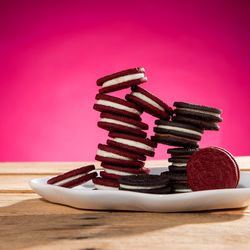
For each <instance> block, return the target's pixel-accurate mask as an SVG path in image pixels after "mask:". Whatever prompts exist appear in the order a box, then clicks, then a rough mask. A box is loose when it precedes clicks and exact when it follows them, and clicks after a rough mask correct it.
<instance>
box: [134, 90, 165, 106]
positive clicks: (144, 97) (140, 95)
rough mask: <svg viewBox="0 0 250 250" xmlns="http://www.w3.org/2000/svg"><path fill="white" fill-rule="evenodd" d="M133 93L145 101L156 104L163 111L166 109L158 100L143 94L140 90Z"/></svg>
mask: <svg viewBox="0 0 250 250" xmlns="http://www.w3.org/2000/svg"><path fill="white" fill-rule="evenodd" d="M131 94H132V95H133V96H135V97H137V98H139V99H141V100H143V101H144V102H147V103H149V104H150V105H152V106H154V107H155V108H157V109H160V110H161V111H165V109H164V108H163V107H162V106H161V105H159V104H158V103H157V102H155V101H154V100H152V99H151V98H149V97H147V96H145V95H143V94H142V93H140V92H132V93H131Z"/></svg>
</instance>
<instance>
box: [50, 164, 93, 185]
mask: <svg viewBox="0 0 250 250" xmlns="http://www.w3.org/2000/svg"><path fill="white" fill-rule="evenodd" d="M94 169H95V166H94V165H88V166H84V167H81V168H77V169H73V170H71V171H69V172H66V173H64V174H61V175H58V176H56V177H53V178H51V179H49V180H48V181H47V183H48V184H53V185H56V186H60V187H65V188H73V187H75V186H79V185H81V184H83V183H85V182H87V181H89V180H91V179H93V178H95V177H96V176H97V173H96V172H91V171H93V170H94Z"/></svg>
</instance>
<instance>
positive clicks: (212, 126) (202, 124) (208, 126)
mask: <svg viewBox="0 0 250 250" xmlns="http://www.w3.org/2000/svg"><path fill="white" fill-rule="evenodd" d="M172 121H174V122H180V123H186V124H190V125H193V126H196V127H199V128H201V129H204V130H216V131H218V130H219V129H220V127H219V125H218V123H217V122H214V121H202V120H200V119H194V118H191V117H186V116H182V115H175V116H173V118H172Z"/></svg>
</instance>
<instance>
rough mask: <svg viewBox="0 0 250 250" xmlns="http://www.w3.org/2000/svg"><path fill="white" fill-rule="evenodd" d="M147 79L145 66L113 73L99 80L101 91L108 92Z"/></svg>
mask: <svg viewBox="0 0 250 250" xmlns="http://www.w3.org/2000/svg"><path fill="white" fill-rule="evenodd" d="M146 81H147V77H146V76H145V69H144V68H132V69H127V70H123V71H120V72H117V73H114V74H111V75H107V76H104V77H101V78H99V79H98V80H97V82H96V83H97V85H98V86H100V89H99V93H108V92H113V91H117V90H121V89H125V88H129V87H132V86H135V85H138V84H141V83H143V82H146Z"/></svg>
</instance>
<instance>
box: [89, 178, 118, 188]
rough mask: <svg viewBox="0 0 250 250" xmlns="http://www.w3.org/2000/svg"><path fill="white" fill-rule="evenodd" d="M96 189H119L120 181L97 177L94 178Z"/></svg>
mask: <svg viewBox="0 0 250 250" xmlns="http://www.w3.org/2000/svg"><path fill="white" fill-rule="evenodd" d="M93 183H94V184H95V188H96V189H100V190H118V189H119V182H118V181H117V180H115V179H109V178H102V177H97V178H95V179H93Z"/></svg>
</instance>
